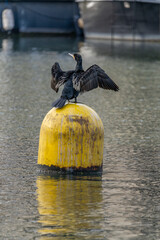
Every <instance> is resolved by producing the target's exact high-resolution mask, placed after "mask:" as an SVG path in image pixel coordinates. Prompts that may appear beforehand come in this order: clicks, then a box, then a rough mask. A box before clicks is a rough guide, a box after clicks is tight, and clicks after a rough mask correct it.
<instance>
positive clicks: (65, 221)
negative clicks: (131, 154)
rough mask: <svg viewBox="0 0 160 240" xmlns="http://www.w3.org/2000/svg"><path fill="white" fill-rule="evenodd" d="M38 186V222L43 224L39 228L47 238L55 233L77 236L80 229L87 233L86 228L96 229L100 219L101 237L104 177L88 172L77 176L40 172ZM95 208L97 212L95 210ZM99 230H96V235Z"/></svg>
mask: <svg viewBox="0 0 160 240" xmlns="http://www.w3.org/2000/svg"><path fill="white" fill-rule="evenodd" d="M36 186H37V207H38V212H39V218H38V222H39V224H40V226H41V227H40V228H39V229H38V232H39V233H40V234H41V235H42V236H43V237H44V238H43V237H42V238H43V239H50V238H47V236H48V235H50V237H51V239H52V238H53V239H54V238H55V236H56V239H66V238H65V237H62V236H64V234H67V235H65V236H68V235H69V234H70V236H71V234H73V235H74V236H77V235H76V234H77V233H78V236H79V234H80V233H82V234H83V233H84V229H93V231H94V230H95V222H96V220H97V219H98V220H99V221H98V223H96V230H98V229H99V231H97V237H98V236H99V235H98V234H99V232H100V231H102V229H101V228H102V225H101V224H100V223H101V222H103V220H104V216H103V211H102V209H101V206H102V201H103V199H102V198H103V197H102V196H103V195H102V181H101V177H97V176H96V177H95V178H94V177H93V176H91V178H88V177H86V176H85V177H82V178H81V177H80V179H77V178H76V180H75V179H74V178H69V177H67V178H65V177H64V178H58V177H57V176H56V177H55V178H54V177H49V176H39V177H38V178H37V181H36ZM94 212H96V214H93V213H94ZM86 216H87V217H86ZM89 217H90V218H89ZM89 219H90V221H89ZM47 234H48V235H47ZM95 234H96V233H95V232H94V236H96V235H95ZM73 235H72V236H73ZM45 237H46V238H45ZM42 238H40V239H42ZM67 239H68V238H67ZM71 239H72V238H71ZM75 239H76V238H75ZM97 239H99V238H97Z"/></svg>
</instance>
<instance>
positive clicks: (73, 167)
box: [38, 104, 104, 172]
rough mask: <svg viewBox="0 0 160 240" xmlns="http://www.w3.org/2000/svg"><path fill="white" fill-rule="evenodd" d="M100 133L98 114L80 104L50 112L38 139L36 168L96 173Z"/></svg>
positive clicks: (101, 151) (99, 168)
mask: <svg viewBox="0 0 160 240" xmlns="http://www.w3.org/2000/svg"><path fill="white" fill-rule="evenodd" d="M103 142H104V129H103V124H102V121H101V119H100V118H99V116H98V114H97V113H96V112H95V111H94V110H93V109H91V108H89V107H87V106H86V105H83V104H67V105H65V106H64V107H63V108H61V109H56V108H52V109H51V110H50V111H49V112H48V113H47V115H46V116H45V118H44V120H43V122H42V126H41V130H40V139H39V152H38V164H39V165H42V166H47V168H50V169H53V170H64V171H71V172H72V171H99V170H101V168H102V161H103Z"/></svg>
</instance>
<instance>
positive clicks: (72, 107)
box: [51, 103, 98, 115]
mask: <svg viewBox="0 0 160 240" xmlns="http://www.w3.org/2000/svg"><path fill="white" fill-rule="evenodd" d="M51 111H55V112H56V113H58V114H64V115H68V114H75V115H80V114H82V115H85V114H87V115H88V114H89V113H90V114H96V115H98V114H97V113H96V112H95V111H94V110H93V109H92V108H90V107H88V106H87V105H85V104H82V103H68V104H66V105H65V106H64V107H63V108H52V109H51Z"/></svg>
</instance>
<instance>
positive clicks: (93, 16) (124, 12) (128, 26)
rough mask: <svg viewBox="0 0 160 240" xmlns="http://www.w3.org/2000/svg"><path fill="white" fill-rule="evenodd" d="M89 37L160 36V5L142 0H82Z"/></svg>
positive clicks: (156, 37) (83, 14)
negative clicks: (125, 0)
mask: <svg viewBox="0 0 160 240" xmlns="http://www.w3.org/2000/svg"><path fill="white" fill-rule="evenodd" d="M79 6H80V9H81V14H82V18H83V21H84V34H85V36H86V37H87V38H99V39H127V40H132V39H135V40H143V39H148V40H160V7H159V6H160V5H159V4H158V3H157V4H156V3H152V2H148V1H145V2H142V1H141V2H138V1H128V2H124V1H83V0H81V1H79Z"/></svg>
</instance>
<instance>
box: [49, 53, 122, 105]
mask: <svg viewBox="0 0 160 240" xmlns="http://www.w3.org/2000/svg"><path fill="white" fill-rule="evenodd" d="M69 55H71V56H72V57H73V58H74V59H75V61H76V62H77V65H76V68H75V70H73V71H68V72H64V71H62V69H61V68H60V66H59V64H58V63H55V64H54V65H53V66H52V70H51V73H52V80H51V88H52V89H53V90H55V91H56V92H58V90H59V87H60V86H61V85H62V84H64V88H63V91H62V95H61V97H60V98H59V99H57V100H56V101H55V102H53V104H52V106H53V107H56V108H62V107H63V106H64V104H65V102H66V101H67V100H68V101H69V100H70V99H73V98H75V102H77V97H78V95H79V93H83V92H86V91H90V90H92V89H94V88H97V87H100V88H104V89H109V90H114V91H118V90H119V87H118V86H117V85H116V84H115V83H114V82H113V80H111V79H110V77H109V76H108V75H107V74H106V73H105V72H104V70H103V69H101V68H100V67H99V66H97V65H96V64H94V65H92V66H91V67H89V68H88V69H87V70H86V71H84V70H83V67H82V57H81V55H79V54H74V55H72V54H70V53H69Z"/></svg>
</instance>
